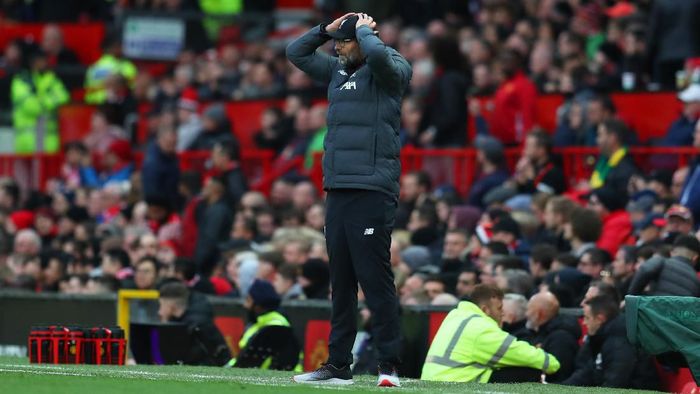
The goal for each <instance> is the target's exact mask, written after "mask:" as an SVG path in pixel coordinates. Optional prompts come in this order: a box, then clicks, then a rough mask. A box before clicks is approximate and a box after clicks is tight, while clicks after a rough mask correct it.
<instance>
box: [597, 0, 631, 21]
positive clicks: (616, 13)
mask: <svg viewBox="0 0 700 394" xmlns="http://www.w3.org/2000/svg"><path fill="white" fill-rule="evenodd" d="M636 11H637V7H635V6H634V5H633V4H631V3H629V2H627V1H620V2H618V3H617V4H615V5H614V6H612V7H610V8H608V9H607V10H605V15H607V16H609V17H610V18H613V19H616V18H624V17H626V16H630V15H632V14H634V13H635V12H636Z"/></svg>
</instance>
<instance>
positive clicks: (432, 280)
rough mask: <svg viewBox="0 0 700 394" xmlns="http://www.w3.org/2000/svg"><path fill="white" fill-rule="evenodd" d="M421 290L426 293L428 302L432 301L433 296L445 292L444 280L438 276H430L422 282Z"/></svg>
mask: <svg viewBox="0 0 700 394" xmlns="http://www.w3.org/2000/svg"><path fill="white" fill-rule="evenodd" d="M423 291H425V294H427V295H428V298H429V299H430V302H432V301H433V300H434V299H435V297H437V296H439V295H440V294H445V282H443V281H442V280H441V279H440V278H438V277H435V276H432V277H429V278H428V279H426V280H425V282H424V283H423Z"/></svg>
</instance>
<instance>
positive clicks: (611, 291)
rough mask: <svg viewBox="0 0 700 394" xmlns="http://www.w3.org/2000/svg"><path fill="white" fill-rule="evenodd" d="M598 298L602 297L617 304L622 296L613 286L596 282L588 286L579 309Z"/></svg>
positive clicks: (599, 281)
mask: <svg viewBox="0 0 700 394" xmlns="http://www.w3.org/2000/svg"><path fill="white" fill-rule="evenodd" d="M598 296H604V297H607V298H610V299H612V300H614V301H615V302H617V303H619V302H620V301H621V300H622V296H623V294H620V293H619V292H618V291H617V288H616V287H615V286H613V285H611V284H609V283H606V282H604V281H602V280H596V281H593V282H591V283H590V285H588V289H587V290H586V294H584V296H583V299H582V300H581V305H580V306H581V308H583V306H584V305H585V304H586V302H588V301H589V300H591V299H592V298H594V297H598Z"/></svg>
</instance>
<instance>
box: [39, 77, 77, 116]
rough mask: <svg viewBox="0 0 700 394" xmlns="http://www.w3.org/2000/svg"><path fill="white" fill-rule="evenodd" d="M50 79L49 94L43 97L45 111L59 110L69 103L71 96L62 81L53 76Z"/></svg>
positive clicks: (42, 102)
mask: <svg viewBox="0 0 700 394" xmlns="http://www.w3.org/2000/svg"><path fill="white" fill-rule="evenodd" d="M50 78H51V82H50V87H49V89H48V91H47V94H45V95H43V96H42V97H41V104H42V106H43V107H44V109H46V110H49V111H53V110H55V109H56V108H58V106H60V105H62V104H65V103H67V102H68V100H69V99H70V95H69V94H68V91H67V90H66V87H65V86H63V82H61V80H60V79H58V78H57V77H56V76H55V75H51V77H50Z"/></svg>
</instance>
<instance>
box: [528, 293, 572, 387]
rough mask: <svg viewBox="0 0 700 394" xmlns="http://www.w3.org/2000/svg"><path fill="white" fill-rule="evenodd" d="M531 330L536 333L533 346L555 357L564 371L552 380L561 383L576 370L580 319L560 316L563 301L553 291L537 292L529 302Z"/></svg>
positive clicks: (551, 379) (551, 378)
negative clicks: (560, 302)
mask: <svg viewBox="0 0 700 394" xmlns="http://www.w3.org/2000/svg"><path fill="white" fill-rule="evenodd" d="M527 327H528V328H529V329H531V330H532V331H533V332H534V335H533V337H532V338H531V339H530V340H529V342H530V343H531V344H533V345H534V346H537V347H538V348H540V349H542V350H544V351H545V352H547V353H549V354H551V355H553V356H554V357H556V358H557V360H559V363H560V364H561V368H560V369H559V371H558V372H557V373H555V374H554V375H552V376H551V377H550V378H549V379H548V380H549V381H550V382H554V383H556V382H560V381H562V380H564V379H566V378H568V377H569V376H570V375H571V374H572V373H573V371H574V359H575V357H576V352H577V351H578V340H579V338H580V337H581V327H580V326H579V324H578V321H577V319H576V317H574V316H572V315H562V314H561V313H559V301H558V300H557V298H556V297H555V296H554V294H552V293H550V292H541V293H537V294H535V295H534V296H532V298H530V301H529V302H528V303H527Z"/></svg>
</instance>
